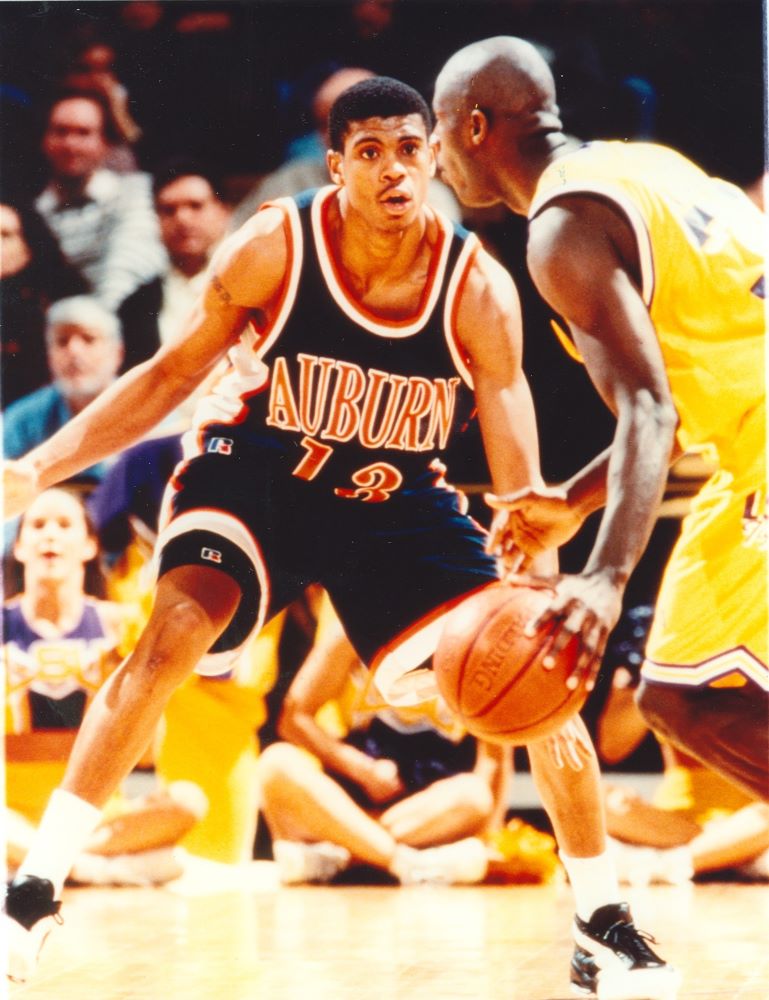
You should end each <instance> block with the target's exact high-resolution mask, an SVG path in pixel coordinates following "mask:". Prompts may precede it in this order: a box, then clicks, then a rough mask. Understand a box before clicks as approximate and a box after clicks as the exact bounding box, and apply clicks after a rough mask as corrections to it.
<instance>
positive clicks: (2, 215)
mask: <svg viewBox="0 0 769 1000" xmlns="http://www.w3.org/2000/svg"><path fill="white" fill-rule="evenodd" d="M0 243H2V255H0V317H2V323H1V324H0V344H1V346H2V353H1V354H0V376H1V377H2V397H1V398H2V405H3V407H7V406H9V405H10V404H11V403H13V402H14V401H15V400H17V399H19V398H21V396H26V394H27V393H28V392H32V391H33V390H34V389H39V388H40V387H41V386H42V385H45V383H46V382H47V381H48V378H49V375H48V366H47V364H46V361H45V312H46V309H47V308H48V307H49V306H50V305H51V303H52V302H55V301H56V300H57V299H64V298H68V297H69V296H71V295H82V294H85V293H86V292H87V291H89V285H88V282H87V281H86V280H85V278H84V277H83V276H82V274H81V273H80V272H79V271H78V269H77V268H76V267H74V266H73V265H72V264H70V263H68V261H67V260H66V259H65V257H64V255H63V254H62V252H61V250H60V249H59V244H58V243H57V242H56V240H55V238H54V236H53V234H52V233H51V231H50V230H49V229H48V227H47V225H46V224H45V222H44V221H43V219H42V218H41V217H40V216H39V215H38V214H37V212H35V211H34V209H32V208H29V207H26V206H21V205H10V204H0Z"/></svg>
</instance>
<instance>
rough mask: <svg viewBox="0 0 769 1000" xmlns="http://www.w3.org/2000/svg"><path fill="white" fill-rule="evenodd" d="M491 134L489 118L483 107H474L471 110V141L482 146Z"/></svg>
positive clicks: (474, 144)
mask: <svg viewBox="0 0 769 1000" xmlns="http://www.w3.org/2000/svg"><path fill="white" fill-rule="evenodd" d="M488 134H489V119H488V117H487V116H486V112H485V111H482V110H481V108H477V107H476V108H473V109H472V111H471V112H470V143H471V144H472V145H473V146H480V145H482V144H483V143H484V142H485V141H486V137H487V136H488Z"/></svg>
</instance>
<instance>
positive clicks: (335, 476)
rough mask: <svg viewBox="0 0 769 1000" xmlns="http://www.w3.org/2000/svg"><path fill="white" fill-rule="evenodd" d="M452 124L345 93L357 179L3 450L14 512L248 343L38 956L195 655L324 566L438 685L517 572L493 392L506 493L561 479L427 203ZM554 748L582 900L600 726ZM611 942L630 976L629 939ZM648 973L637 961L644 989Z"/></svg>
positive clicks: (117, 695)
mask: <svg viewBox="0 0 769 1000" xmlns="http://www.w3.org/2000/svg"><path fill="white" fill-rule="evenodd" d="M430 127H431V120H430V113H429V110H428V108H427V106H426V105H425V102H424V101H423V99H422V98H421V96H420V95H419V94H418V93H417V92H416V91H414V90H412V89H411V88H409V87H406V86H405V85H403V84H400V83H398V82H397V81H393V80H389V79H386V78H375V79H373V80H368V81H364V82H362V83H360V84H358V85H357V86H355V87H353V88H351V89H350V90H348V91H346V92H345V93H344V94H343V95H342V96H341V97H340V98H339V99H338V100H337V102H336V104H335V105H334V107H333V109H332V112H331V116H330V136H331V145H332V150H331V152H330V153H329V157H328V162H329V169H330V174H331V178H332V180H333V182H334V185H333V186H331V187H329V188H327V189H322V190H321V191H319V192H317V193H313V194H308V195H306V196H304V197H299V198H298V199H296V200H293V199H286V200H280V201H277V202H275V203H273V204H270V205H268V206H266V207H264V208H263V209H262V210H261V211H259V212H258V213H257V214H256V215H255V216H254V217H253V218H252V219H251V220H250V221H249V222H247V223H246V224H245V225H244V226H243V227H242V228H241V229H240V230H239V231H238V232H237V233H236V234H234V236H233V237H232V238H231V239H230V240H229V242H228V243H227V244H226V245H225V246H224V247H223V248H222V249H221V250H220V252H219V253H218V256H217V257H216V258H215V260H214V262H213V265H212V273H211V278H210V280H209V282H208V285H207V287H206V289H205V291H204V294H203V296H202V298H201V300H200V302H199V304H198V306H197V307H196V309H195V310H194V313H193V315H192V316H191V317H190V320H189V323H188V325H187V328H186V330H185V331H184V333H183V334H182V335H181V336H180V337H179V338H178V339H177V340H175V341H174V342H172V343H169V344H167V345H165V346H163V347H162V348H161V349H160V351H159V352H158V354H157V355H155V357H154V358H153V359H151V360H150V361H148V362H145V363H144V364H142V365H140V366H138V367H136V368H134V369H132V370H131V371H130V372H128V373H127V374H126V375H124V376H123V377H122V378H121V379H120V381H119V382H118V383H117V384H116V385H115V386H114V387H113V389H112V390H110V391H109V392H108V393H106V394H105V395H104V396H102V397H100V398H99V400H98V401H96V402H95V403H94V404H93V405H92V406H91V407H90V408H88V409H87V410H86V411H84V412H83V413H82V414H81V415H80V416H79V417H78V418H76V420H74V421H72V422H71V423H70V424H68V425H67V427H66V428H65V429H63V430H62V431H61V432H60V433H59V434H57V435H56V436H55V437H54V438H52V439H51V440H50V441H48V442H47V443H46V444H44V445H42V446H41V447H39V448H37V449H36V450H35V451H33V452H31V453H30V454H29V455H28V456H26V457H25V458H23V459H21V460H20V461H19V462H18V463H16V464H14V465H11V466H9V467H8V468H7V470H6V476H5V487H6V507H7V513H8V515H13V514H17V513H19V512H20V511H22V510H23V509H24V507H25V506H26V505H27V504H28V503H29V502H30V500H31V498H32V497H33V496H34V495H35V494H36V492H37V491H38V490H40V489H42V488H44V487H46V486H48V485H50V484H51V483H53V482H55V481H58V480H59V479H62V478H66V477H68V476H71V475H72V474H73V472H74V471H76V470H77V469H79V468H81V467H82V466H85V465H91V464H93V463H94V462H95V461H97V460H98V459H99V458H102V457H104V456H106V455H108V454H111V453H113V452H115V451H118V450H120V449H122V448H125V447H126V446H127V445H128V444H130V443H131V442H132V441H134V440H136V439H137V438H139V437H140V436H141V435H143V434H145V433H146V432H147V431H148V430H150V428H152V427H153V426H154V425H155V424H156V423H157V422H158V421H159V420H161V419H162V418H163V416H164V415H165V414H166V413H167V412H169V411H170V410H171V409H172V408H173V407H175V406H177V405H178V404H179V402H180V401H181V400H182V399H184V398H185V396H187V395H188V394H189V393H190V392H191V391H192V390H193V389H194V388H195V386H196V385H198V384H199V383H200V382H201V381H202V380H203V379H204V378H205V377H206V375H207V374H208V373H209V372H210V371H211V369H212V368H213V367H214V365H216V364H217V363H218V361H219V360H220V359H221V358H222V357H224V356H225V355H228V357H229V362H230V367H229V371H228V373H227V374H226V375H225V376H224V377H223V379H222V380H221V381H220V382H219V384H218V385H217V386H216V388H215V389H214V390H213V391H212V393H211V394H210V395H209V396H208V397H207V399H206V400H205V401H204V403H203V404H201V406H200V407H199V409H198V419H197V422H196V425H195V426H194V427H193V428H192V429H191V430H190V432H189V433H188V434H187V435H186V438H185V442H184V451H185V453H184V459H183V461H182V463H181V464H180V466H179V467H178V468H177V470H176V472H175V474H174V476H173V478H172V480H171V483H170V486H169V492H168V495H167V502H166V505H165V506H166V511H165V521H164V527H163V528H162V529H161V533H160V538H159V542H158V556H159V580H158V583H157V588H156V595H155V602H154V609H153V612H152V615H151V618H150V620H149V623H148V625H147V627H146V629H145V631H144V633H143V635H142V637H141V639H140V641H139V644H138V646H137V648H136V651H135V652H134V654H133V655H132V656H131V657H130V658H129V659H128V660H127V661H126V662H125V664H124V665H123V666H122V667H121V668H120V670H118V671H117V673H116V674H115V675H114V676H113V678H112V680H111V681H110V682H109V683H108V684H107V685H106V687H105V688H104V689H103V690H102V693H101V694H100V695H99V697H98V698H97V700H96V701H95V702H94V704H93V706H92V708H91V710H90V711H89V713H88V714H87V717H86V719H85V721H84V723H83V726H82V727H81V730H80V734H79V737H78V741H77V743H76V744H75V747H74V749H73V752H72V756H71V759H70V763H69V767H68V770H67V773H66V775H65V778H64V781H63V783H62V786H61V788H60V789H58V790H57V792H55V793H54V795H53V796H52V799H51V803H50V805H49V808H48V811H47V812H46V815H45V817H44V819H43V822H42V824H41V827H40V831H39V836H38V838H37V840H36V842H35V844H34V845H33V847H32V849H31V851H30V853H29V855H28V857H27V858H26V860H25V862H24V863H23V865H22V867H21V869H20V871H21V878H20V879H18V880H17V881H16V882H15V883H13V884H12V886H11V887H10V889H9V894H8V900H7V909H8V916H9V917H10V918H12V919H8V925H9V931H10V933H11V937H12V942H11V949H12V951H11V964H10V973H11V975H12V976H14V977H15V978H19V979H23V978H25V977H26V975H27V974H28V972H29V970H30V969H31V968H32V966H33V965H34V963H35V960H36V957H37V952H38V950H39V947H40V945H41V943H42V940H43V939H44V937H45V935H46V933H47V932H48V930H49V929H50V927H51V926H52V925H53V922H54V917H55V915H56V914H57V913H58V908H59V901H58V898H59V894H60V891H61V885H62V883H63V880H64V878H65V876H66V874H67V871H68V869H69V867H70V865H71V863H72V859H73V857H74V856H75V854H76V853H77V852H78V850H79V849H80V846H81V844H82V843H83V840H84V839H85V838H86V837H87V836H88V834H89V833H90V831H91V829H92V827H93V825H94V824H95V823H96V821H97V820H98V817H99V810H100V807H101V806H102V805H103V803H104V801H105V800H106V798H107V796H108V795H109V794H110V792H111V791H112V790H113V788H114V787H115V786H116V785H117V784H118V782H119V781H120V780H121V779H122V778H123V777H124V775H125V774H126V773H127V772H128V771H129V769H130V768H131V767H132V766H133V764H134V763H135V761H136V759H137V757H138V755H139V753H140V751H141V750H142V749H143V748H144V746H145V745H146V742H147V740H148V738H149V735H150V733H151V732H152V731H153V730H154V727H155V725H156V724H157V722H158V719H159V718H160V715H161V713H162V711H163V708H164V706H165V704H166V702H167V700H168V698H169V697H170V695H171V693H172V692H173V690H174V689H175V687H176V686H177V685H178V684H179V683H180V682H181V681H182V680H183V679H184V678H185V677H186V676H188V675H189V674H190V673H191V672H192V671H193V670H195V669H196V668H197V669H198V670H199V671H201V672H206V673H221V672H224V671H226V670H227V669H228V667H229V664H230V663H231V662H232V660H233V657H234V656H235V655H236V654H237V651H238V650H239V649H240V648H241V647H242V646H243V645H244V644H245V643H246V642H247V641H248V639H249V637H250V636H252V635H253V634H254V633H255V632H256V631H257V630H258V629H259V628H260V627H261V626H262V624H263V623H264V622H265V621H266V620H267V619H268V618H269V617H271V616H272V615H273V614H274V613H275V612H277V611H278V610H279V609H280V608H282V607H284V606H285V605H286V604H287V603H288V602H290V601H291V600H292V599H293V598H294V597H296V596H297V595H298V594H299V593H300V592H301V590H302V589H303V588H304V587H306V586H307V584H309V583H311V582H313V581H317V582H319V583H321V584H322V585H323V586H324V587H325V588H326V590H327V591H328V593H329V594H330V596H331V599H332V601H333V604H334V606H335V608H336V611H337V613H338V615H339V617H340V619H341V621H342V623H343V625H344V627H345V630H346V632H347V634H348V636H349V637H350V639H351V640H352V642H353V644H354V646H355V648H356V650H357V652H358V654H359V656H360V657H361V659H363V660H364V662H366V663H367V664H369V665H370V666H371V667H372V669H374V670H376V671H377V680H378V683H379V686H380V688H381V689H382V691H383V693H384V694H385V696H386V697H387V696H389V697H390V698H391V699H393V700H395V698H396V697H398V696H399V697H400V699H401V701H403V700H404V699H405V700H406V701H408V700H409V699H411V700H413V701H416V700H421V697H422V692H420V691H418V690H416V691H415V690H412V689H411V688H409V686H408V685H407V684H406V681H407V680H408V678H405V679H404V677H403V675H404V673H405V672H406V671H408V670H409V669H410V668H415V667H417V666H418V665H419V664H420V663H422V662H423V661H424V660H425V659H426V658H427V657H428V656H429V655H430V654H431V652H432V650H433V648H434V646H435V642H436V640H437V636H438V633H439V630H440V620H441V616H442V615H444V614H445V613H446V612H447V610H448V609H450V608H451V607H452V606H454V605H455V604H457V603H458V602H459V601H461V600H462V598H463V597H465V596H466V595H467V594H469V593H471V592H473V591H474V590H476V589H478V588H479V587H483V586H485V585H488V584H489V583H490V582H492V581H493V580H496V579H497V567H496V562H495V560H494V559H493V558H492V557H491V556H490V555H488V554H487V553H486V551H485V549H484V544H485V534H484V532H483V531H482V530H481V529H480V528H479V527H478V526H477V525H476V524H475V523H474V522H473V521H472V519H470V518H469V517H468V516H467V515H466V513H465V512H464V508H463V504H462V501H461V498H460V497H459V496H458V494H457V493H456V492H455V491H454V490H452V489H451V488H450V487H449V486H448V485H447V484H446V483H445V481H444V479H443V467H442V466H441V464H440V457H441V455H442V453H443V452H444V451H445V450H446V447H447V445H448V443H449V440H450V438H451V437H452V435H453V434H454V433H455V432H456V431H457V429H458V428H459V427H460V426H461V425H462V424H463V423H464V422H465V421H466V420H467V419H468V417H469V415H470V413H471V411H472V409H473V407H477V412H478V416H479V419H480V424H481V430H482V434H483V439H484V444H485V449H486V453H487V457H488V461H489V465H490V468H491V472H492V478H493V483H494V487H495V489H496V491H497V492H498V493H505V492H509V491H512V490H515V489H518V488H521V487H523V486H524V485H527V484H529V483H540V479H539V473H538V449H537V443H536V441H537V438H536V427H535V419H534V414H533V407H532V402H531V397H530V394H529V388H528V385H527V383H526V380H525V378H524V375H523V373H522V370H521V329H520V311H519V303H518V298H517V294H516V290H515V288H514V285H513V282H512V280H511V278H510V276H509V275H508V274H507V272H506V271H504V270H503V269H502V268H501V267H500V266H499V265H498V264H496V263H495V262H494V261H493V260H492V259H491V258H490V257H489V256H488V255H487V254H486V253H485V252H484V251H483V250H482V248H481V247H480V244H479V243H478V241H477V239H476V238H475V237H473V236H471V235H470V234H468V233H466V232H465V231H464V230H460V229H455V228H454V227H453V226H452V225H451V224H450V223H449V222H447V221H446V220H445V219H444V218H443V217H442V216H441V215H440V214H439V213H437V212H435V211H434V210H432V209H431V208H429V207H428V206H427V205H426V203H425V197H426V190H427V185H428V182H429V180H430V177H431V176H432V174H433V172H434V157H433V153H432V150H431V148H430V145H429V141H428V135H429V131H430ZM543 560H544V562H545V563H547V564H548V567H549V568H552V567H553V566H554V563H552V560H551V556H550V555H549V554H547V553H546V554H545V555H544V557H543ZM546 568H547V567H546ZM423 677H424V672H422V673H421V674H420V673H418V674H417V675H416V678H417V680H419V679H420V678H423ZM531 761H532V770H533V772H534V775H535V777H536V778H537V780H538V786H539V788H540V791H541V794H542V798H543V801H544V802H545V804H546V805H547V807H548V809H549V812H550V816H551V818H552V821H553V824H554V827H555V829H556V833H557V835H558V838H559V842H560V845H561V848H562V850H563V852H564V853H565V854H566V855H568V856H569V857H571V858H574V859H575V865H574V867H573V873H572V869H570V874H572V883H573V885H574V889H575V893H576V895H577V897H578V902H579V907H580V908H581V909H582V910H584V909H585V908H587V909H588V911H589V912H592V911H593V910H596V909H599V908H601V907H604V906H605V905H607V904H615V903H619V893H618V888H617V884H616V878H615V877H614V873H613V868H612V866H611V864H610V862H609V860H608V858H607V856H606V854H605V851H604V847H605V841H604V829H603V819H602V812H601V804H600V788H599V783H598V769H597V764H596V759H595V755H594V752H593V750H592V746H591V744H590V740H589V737H588V735H587V733H586V731H585V729H584V727H583V726H582V725H581V723H579V722H574V723H570V724H568V726H567V727H566V729H565V730H564V731H563V732H562V733H560V734H558V735H557V736H555V737H553V738H551V739H550V740H547V741H544V742H543V743H541V744H538V745H536V746H533V747H532V748H531ZM565 762H566V763H568V764H569V766H564V763H565ZM639 941H640V938H639ZM611 949H612V945H611V944H607V945H605V947H604V950H605V951H609V952H611ZM612 954H613V953H612ZM614 959H615V964H616V967H617V969H618V971H619V972H620V973H621V974H622V975H624V974H625V972H626V971H627V970H626V967H627V957H626V955H625V954H624V953H618V954H616V955H614ZM661 964H662V963H661V961H660V960H657V959H656V957H653V958H649V959H648V961H647V963H646V966H650V965H661ZM632 971H633V972H634V973H637V972H638V971H639V970H638V969H636V968H634V969H633V970H632ZM648 971H649V968H648V967H645V968H643V969H641V970H640V972H641V973H647V972H648ZM638 988H639V986H638V983H637V976H636V984H635V989H636V993H634V994H631V993H628V995H629V996H630V995H638ZM617 995H619V994H617ZM623 995H624V994H623ZM645 995H649V996H651V995H654V994H651V993H649V994H645Z"/></svg>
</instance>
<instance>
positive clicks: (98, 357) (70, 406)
mask: <svg viewBox="0 0 769 1000" xmlns="http://www.w3.org/2000/svg"><path fill="white" fill-rule="evenodd" d="M45 342H46V354H47V358H48V367H49V370H50V375H51V382H50V384H48V385H45V386H43V388H41V389H37V390H36V391H35V392H32V393H30V394H28V395H27V396H23V397H22V398H21V399H18V400H16V402H15V403H13V404H12V405H11V406H10V407H9V408H8V410H7V411H6V414H5V420H4V424H3V451H4V454H5V457H6V458H17V457H18V456H20V455H23V454H25V453H26V452H27V451H28V450H29V449H30V448H33V447H34V446H35V445H38V444H41V443H42V442H43V441H45V440H46V439H47V438H49V437H50V436H51V435H52V434H53V433H54V431H57V430H58V429H59V428H60V427H62V426H63V425H64V424H66V423H67V421H69V420H70V419H71V418H72V417H73V416H75V415H76V414H78V413H79V412H80V411H81V410H82V409H83V408H84V407H85V406H86V405H87V404H88V403H90V402H91V400H93V399H95V398H96V397H97V396H98V395H99V394H100V393H101V392H103V391H104V390H105V389H106V388H107V386H108V385H110V384H111V383H112V382H113V381H114V379H115V377H116V375H117V372H118V369H119V368H120V364H121V361H122V360H123V341H122V337H121V335H120V323H119V321H118V319H117V317H116V316H115V315H114V314H113V313H111V312H109V311H108V310H107V309H105V307H104V306H103V305H102V304H101V303H100V302H98V301H97V300H96V299H93V298H90V297H88V296H86V295H76V296H73V297H72V298H68V299H61V300H60V301H59V302H56V303H54V305H52V306H51V308H50V309H49V310H48V315H47V317H46V330H45ZM105 468H106V465H105V464H104V463H100V464H99V465H96V466H92V467H91V468H90V469H87V470H85V471H84V472H83V473H82V474H81V476H82V479H83V480H84V481H85V482H93V481H95V480H98V479H100V478H101V476H102V475H103V474H104V470H105Z"/></svg>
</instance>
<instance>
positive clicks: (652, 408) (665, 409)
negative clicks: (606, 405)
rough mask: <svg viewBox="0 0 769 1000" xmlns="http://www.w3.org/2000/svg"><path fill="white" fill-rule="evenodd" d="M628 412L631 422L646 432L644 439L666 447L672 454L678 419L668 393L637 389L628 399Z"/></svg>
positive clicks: (676, 411)
mask: <svg viewBox="0 0 769 1000" xmlns="http://www.w3.org/2000/svg"><path fill="white" fill-rule="evenodd" d="M630 410H631V412H632V415H633V417H632V419H633V422H634V423H635V424H636V425H637V426H638V427H642V428H644V430H645V431H646V433H645V434H644V437H645V439H648V440H652V441H654V442H656V443H658V444H659V445H660V446H664V447H667V448H669V450H670V451H671V452H672V450H673V447H674V445H675V439H676V431H677V430H678V425H679V422H680V419H679V416H678V410H677V409H676V406H675V403H674V402H673V398H672V396H671V395H670V393H669V392H667V391H655V390H652V389H647V388H643V389H639V390H637V391H636V392H635V393H633V395H632V396H631V398H630Z"/></svg>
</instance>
